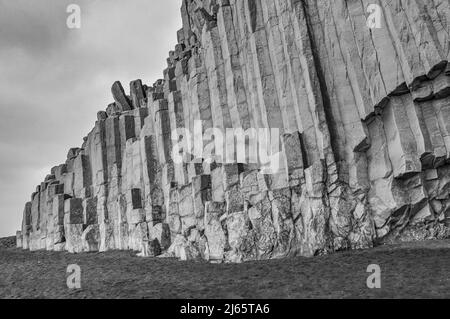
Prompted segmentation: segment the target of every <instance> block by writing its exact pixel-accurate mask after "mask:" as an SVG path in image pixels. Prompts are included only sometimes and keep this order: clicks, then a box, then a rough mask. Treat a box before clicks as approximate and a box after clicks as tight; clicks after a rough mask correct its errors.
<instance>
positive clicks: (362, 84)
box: [17, 0, 450, 262]
mask: <svg viewBox="0 0 450 319" xmlns="http://www.w3.org/2000/svg"><path fill="white" fill-rule="evenodd" d="M369 6H370V7H372V8H374V9H373V10H375V11H373V12H372V13H373V14H375V18H374V19H375V21H376V20H377V18H379V20H380V21H377V22H379V23H380V24H379V25H377V26H376V27H375V28H369V27H368V23H367V20H368V19H371V14H370V13H367V8H368V7H369ZM181 14H182V21H183V28H182V29H181V30H180V31H179V32H178V42H179V44H178V45H177V46H176V48H175V50H174V51H173V52H170V53H169V58H168V60H167V63H168V67H167V69H166V70H164V79H163V80H159V81H157V82H156V83H155V84H154V85H153V86H151V87H150V86H146V85H143V84H142V83H141V81H139V80H137V81H133V82H132V83H131V85H130V95H129V96H128V95H126V93H125V91H124V89H123V87H122V85H121V84H120V83H119V82H116V83H114V85H113V87H112V94H113V97H114V100H115V102H114V103H112V104H111V105H109V106H108V108H107V110H106V111H101V112H99V113H98V121H97V122H96V125H95V127H94V129H93V130H92V132H90V133H89V135H88V136H87V137H86V138H85V139H84V143H83V145H82V146H81V148H74V149H71V150H70V151H69V154H68V157H67V161H66V163H65V164H62V165H59V166H56V167H55V168H54V169H52V171H51V174H50V175H48V176H47V177H46V179H45V181H44V182H43V183H42V184H41V185H40V186H38V187H37V189H36V192H35V193H33V194H32V197H31V201H30V202H29V203H27V204H26V205H25V209H24V213H23V224H22V230H21V231H20V232H18V233H17V239H18V245H19V246H20V247H23V248H24V249H31V250H39V249H47V250H55V251H62V250H66V251H69V252H74V253H80V252H88V251H107V250H113V249H120V250H135V251H138V252H139V254H140V255H142V256H167V257H178V258H181V259H183V260H189V259H205V260H209V261H213V262H242V261H247V260H262V259H271V258H282V257H288V256H294V255H302V256H314V255H318V254H325V253H330V252H333V251H338V250H345V249H360V248H370V247H372V246H374V245H377V244H382V243H392V242H396V241H406V240H426V239H436V238H446V237H448V236H449V235H450V229H449V228H448V226H450V161H449V152H450V97H449V96H450V65H448V63H447V61H448V57H449V23H450V18H449V17H450V6H449V2H448V1H447V0H423V1H409V0H334V1H329V0H203V1H201V0H198V1H194V0H183V1H182V7H181ZM372 18H373V17H372ZM196 120H201V121H202V124H203V126H202V128H201V131H200V135H199V134H197V135H196V134H194V141H193V142H194V143H195V141H198V140H201V139H202V137H203V138H204V137H205V136H204V135H205V134H206V135H208V134H207V131H208V129H211V128H216V129H220V130H226V129H227V128H228V129H230V128H234V129H236V132H237V134H236V136H238V135H239V134H240V133H239V129H242V130H247V133H248V132H250V131H249V130H252V128H278V129H279V141H280V150H281V155H280V168H279V170H277V171H273V172H272V174H267V172H263V171H262V169H261V165H258V164H255V163H249V162H245V161H241V162H240V163H223V162H221V161H220V160H217V161H216V162H212V163H211V162H210V161H206V160H203V162H202V161H198V159H197V160H196V161H184V162H183V163H180V162H179V161H175V160H174V158H175V156H176V155H177V154H175V153H174V152H175V148H174V147H173V146H174V144H175V143H174V142H177V136H175V139H172V137H173V136H172V132H173V131H174V130H177V129H178V130H181V129H184V128H186V129H188V130H189V131H190V132H194V131H195V130H194V126H195V125H194V124H195V121H196ZM241 133H242V131H241ZM175 135H176V134H175ZM277 138H278V136H277ZM205 143H206V142H205ZM247 144H250V140H248V141H247ZM216 151H217V149H216ZM190 159H191V160H192V157H191V158H190ZM260 164H261V163H260Z"/></svg>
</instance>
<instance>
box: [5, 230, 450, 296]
mask: <svg viewBox="0 0 450 319" xmlns="http://www.w3.org/2000/svg"><path fill="white" fill-rule="evenodd" d="M12 246H14V239H11V238H9V239H1V240H0V298H2V299H3V298H213V299H215V298H251V299H252V298H269V299H273V298H275V299H278V298H431V297H435V298H449V297H450V275H449V273H450V241H431V242H424V243H411V244H401V245H395V246H390V247H378V248H375V249H372V250H365V251H353V252H343V253H337V254H333V255H329V256H323V257H315V258H291V259H285V260H275V261H265V262H250V263H244V264H239V265H234V264H222V265H217V264H208V263H203V262H181V261H177V260H173V259H159V258H149V259H143V258H139V257H136V256H135V254H134V253H132V252H108V253H91V254H80V255H71V254H68V253H55V252H28V251H22V250H19V249H16V248H13V247H12ZM70 264H77V265H79V266H80V267H81V272H82V273H81V285H82V288H81V289H80V290H69V289H68V288H67V284H66V280H67V273H66V270H67V266H68V265H70ZM370 264H378V265H379V266H380V267H381V284H382V287H381V289H368V288H367V285H366V280H367V277H368V276H369V275H370V274H369V273H367V267H368V265H370Z"/></svg>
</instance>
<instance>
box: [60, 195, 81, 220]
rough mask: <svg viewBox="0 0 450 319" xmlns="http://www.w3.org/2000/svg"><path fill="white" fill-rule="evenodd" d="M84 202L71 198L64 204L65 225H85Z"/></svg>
mask: <svg viewBox="0 0 450 319" xmlns="http://www.w3.org/2000/svg"><path fill="white" fill-rule="evenodd" d="M83 219H84V218H83V200H82V199H81V198H69V199H66V200H65V202H64V225H71V224H73V225H76V224H83V222H84V221H83Z"/></svg>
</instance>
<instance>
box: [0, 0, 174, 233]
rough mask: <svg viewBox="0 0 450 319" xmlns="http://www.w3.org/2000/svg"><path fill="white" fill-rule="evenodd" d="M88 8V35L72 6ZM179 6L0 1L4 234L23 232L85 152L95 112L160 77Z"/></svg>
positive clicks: (95, 0) (139, 0) (134, 1)
mask: <svg viewBox="0 0 450 319" xmlns="http://www.w3.org/2000/svg"><path fill="white" fill-rule="evenodd" d="M72 3H73V4H78V5H79V6H80V7H81V29H68V28H67V25H66V20H67V17H68V16H69V14H68V13H66V8H67V6H68V5H69V4H72ZM180 5H181V2H180V1H179V0H67V1H66V0H0V147H1V153H0V154H1V155H0V181H1V183H0V237H3V236H9V235H13V234H15V232H16V230H19V229H20V225H21V219H22V211H23V207H24V204H25V202H27V201H29V200H30V196H31V193H32V192H33V191H34V190H35V188H36V185H38V184H40V182H41V181H42V180H43V179H44V178H45V176H46V175H47V174H48V173H49V172H50V169H51V167H53V166H55V165H58V164H60V163H63V162H64V161H65V159H66V155H67V151H68V150H69V148H70V147H79V146H81V144H82V141H83V137H84V136H86V135H87V134H88V133H89V131H90V130H91V129H92V127H93V126H94V123H95V120H96V114H97V111H99V110H104V109H106V106H107V105H108V104H109V103H111V102H112V97H111V93H110V89H111V85H112V83H113V82H114V81H116V80H120V81H121V82H122V84H123V85H124V87H125V88H126V90H127V91H128V90H129V82H130V81H131V80H134V79H142V80H143V81H144V83H147V84H153V82H155V81H156V80H157V79H158V78H161V77H162V71H163V69H164V68H165V67H166V58H167V57H168V52H169V51H170V50H172V49H173V48H174V46H175V44H176V31H177V30H178V29H179V28H180V27H181V17H180Z"/></svg>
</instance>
